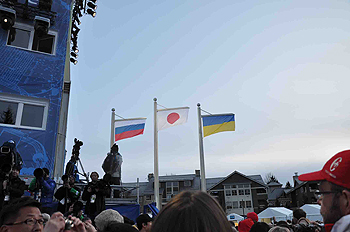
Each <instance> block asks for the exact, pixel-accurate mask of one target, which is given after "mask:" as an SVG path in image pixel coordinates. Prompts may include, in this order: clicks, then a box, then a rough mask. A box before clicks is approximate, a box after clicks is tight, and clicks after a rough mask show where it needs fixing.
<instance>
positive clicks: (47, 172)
mask: <svg viewBox="0 0 350 232" xmlns="http://www.w3.org/2000/svg"><path fill="white" fill-rule="evenodd" d="M43 171H44V172H45V173H46V175H48V176H49V175H50V171H49V169H47V168H43Z"/></svg>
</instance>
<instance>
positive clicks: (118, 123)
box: [114, 118, 146, 141]
mask: <svg viewBox="0 0 350 232" xmlns="http://www.w3.org/2000/svg"><path fill="white" fill-rule="evenodd" d="M145 124H146V118H133V119H122V120H115V122H114V128H115V129H114V132H115V141H118V140H122V139H127V138H132V137H135V136H137V135H142V134H143V131H144V129H145Z"/></svg>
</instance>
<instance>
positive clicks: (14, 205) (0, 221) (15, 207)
mask: <svg viewBox="0 0 350 232" xmlns="http://www.w3.org/2000/svg"><path fill="white" fill-rule="evenodd" d="M28 206H30V207H36V208H38V209H39V210H40V209H41V204H40V203H39V202H37V201H36V200H34V199H33V198H31V197H22V198H17V199H15V200H13V201H12V202H11V203H10V204H8V205H6V206H4V207H3V208H2V210H1V213H0V226H2V225H4V224H7V223H9V222H10V221H11V220H12V221H13V220H16V218H17V217H18V216H19V211H20V209H22V208H24V207H28Z"/></svg>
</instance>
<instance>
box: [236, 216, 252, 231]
mask: <svg viewBox="0 0 350 232" xmlns="http://www.w3.org/2000/svg"><path fill="white" fill-rule="evenodd" d="M253 225H254V221H253V220H252V219H251V218H247V219H244V220H243V221H240V222H239V223H238V231H239V232H249V231H250V229H251V228H252V226H253Z"/></svg>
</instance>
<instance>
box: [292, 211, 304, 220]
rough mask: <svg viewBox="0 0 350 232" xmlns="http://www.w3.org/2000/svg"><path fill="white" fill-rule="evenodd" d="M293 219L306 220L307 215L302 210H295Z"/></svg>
mask: <svg viewBox="0 0 350 232" xmlns="http://www.w3.org/2000/svg"><path fill="white" fill-rule="evenodd" d="M293 217H295V218H296V219H297V220H299V219H300V218H302V217H304V218H306V213H305V211H304V210H302V209H295V210H294V211H293Z"/></svg>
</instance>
